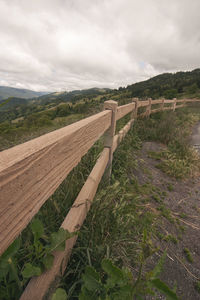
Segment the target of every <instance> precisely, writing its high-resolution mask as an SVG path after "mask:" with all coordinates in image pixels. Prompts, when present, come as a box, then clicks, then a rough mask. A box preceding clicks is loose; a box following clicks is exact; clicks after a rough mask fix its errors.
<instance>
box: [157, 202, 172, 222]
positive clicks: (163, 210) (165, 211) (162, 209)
mask: <svg viewBox="0 0 200 300" xmlns="http://www.w3.org/2000/svg"><path fill="white" fill-rule="evenodd" d="M157 209H158V210H159V211H160V212H161V215H162V216H163V217H165V218H166V219H167V220H168V221H169V222H170V223H174V218H173V217H172V215H171V211H170V209H168V208H166V207H165V206H164V205H161V206H160V207H158V208H157Z"/></svg>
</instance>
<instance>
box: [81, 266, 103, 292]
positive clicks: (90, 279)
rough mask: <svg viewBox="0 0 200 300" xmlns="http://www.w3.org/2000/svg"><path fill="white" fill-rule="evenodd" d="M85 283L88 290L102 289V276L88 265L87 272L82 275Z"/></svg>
mask: <svg viewBox="0 0 200 300" xmlns="http://www.w3.org/2000/svg"><path fill="white" fill-rule="evenodd" d="M82 280H83V284H84V286H85V287H86V289H88V291H96V290H101V289H102V284H101V282H100V276H99V274H98V273H97V272H96V271H95V269H94V268H93V267H90V266H87V267H86V269H85V274H83V276H82Z"/></svg>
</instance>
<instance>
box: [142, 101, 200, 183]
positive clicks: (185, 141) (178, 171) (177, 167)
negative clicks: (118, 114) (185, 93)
mask: <svg viewBox="0 0 200 300" xmlns="http://www.w3.org/2000/svg"><path fill="white" fill-rule="evenodd" d="M199 120H200V113H198V110H197V109H196V107H195V106H194V107H189V108H184V109H179V110H177V111H175V112H174V113H172V112H163V113H156V114H154V115H152V116H151V117H150V118H149V119H145V120H139V121H138V122H137V128H138V135H139V136H140V137H141V139H142V140H145V141H147V140H148V141H155V142H160V143H162V144H163V145H164V150H163V151H160V152H152V151H151V152H149V157H151V158H153V159H156V160H158V161H159V163H158V165H157V167H158V168H160V169H161V170H162V171H163V172H165V173H166V174H168V175H170V176H173V177H175V178H177V179H181V178H186V177H188V176H196V175H197V174H199V171H200V160H199V155H198V154H197V152H196V151H195V150H193V149H192V148H191V147H190V145H189V135H190V133H191V128H192V126H193V125H194V124H195V123H197V122H198V121H199ZM158 124H159V126H158ZM170 189H171V188H170Z"/></svg>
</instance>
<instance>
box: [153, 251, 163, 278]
mask: <svg viewBox="0 0 200 300" xmlns="http://www.w3.org/2000/svg"><path fill="white" fill-rule="evenodd" d="M166 255H167V252H166V251H165V252H164V253H163V255H162V256H161V258H160V259H159V261H158V263H157V264H156V266H155V268H154V269H153V270H152V271H151V279H156V278H157V277H158V276H159V275H160V273H161V271H162V267H163V265H164V262H165V259H166Z"/></svg>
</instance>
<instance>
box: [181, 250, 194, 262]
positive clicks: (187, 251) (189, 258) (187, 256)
mask: <svg viewBox="0 0 200 300" xmlns="http://www.w3.org/2000/svg"><path fill="white" fill-rule="evenodd" d="M183 252H184V254H185V257H186V259H187V261H188V262H189V263H193V261H194V260H193V257H192V254H191V252H190V250H189V249H188V248H184V249H183Z"/></svg>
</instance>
